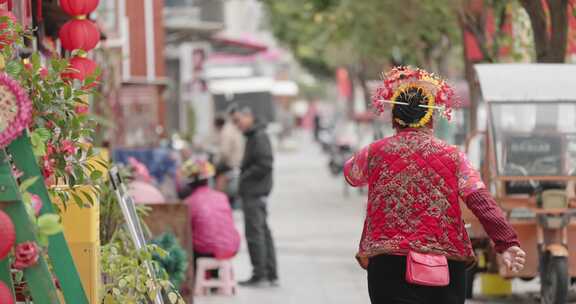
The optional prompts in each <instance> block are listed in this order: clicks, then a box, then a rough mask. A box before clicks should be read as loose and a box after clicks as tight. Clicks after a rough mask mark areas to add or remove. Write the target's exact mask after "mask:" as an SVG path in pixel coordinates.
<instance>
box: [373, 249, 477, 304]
mask: <svg viewBox="0 0 576 304" xmlns="http://www.w3.org/2000/svg"><path fill="white" fill-rule="evenodd" d="M448 267H449V269H450V285H448V286H446V287H429V286H420V285H412V284H408V283H407V282H406V279H405V277H406V257H405V256H394V255H380V256H376V257H373V258H371V259H370V264H369V265H368V291H369V293H370V300H371V302H372V304H464V301H465V300H466V263H464V262H455V261H449V262H448Z"/></svg>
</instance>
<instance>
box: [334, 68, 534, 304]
mask: <svg viewBox="0 0 576 304" xmlns="http://www.w3.org/2000/svg"><path fill="white" fill-rule="evenodd" d="M384 78H385V79H384V80H383V84H382V85H381V86H380V87H379V88H378V89H377V91H376V93H375V95H374V97H373V105H374V107H375V109H376V110H377V112H379V113H380V114H382V113H384V112H386V110H387V107H389V108H390V109H391V113H392V122H393V126H394V128H395V129H396V134H395V135H393V136H391V137H388V138H384V139H382V140H380V141H376V142H374V143H372V144H370V145H368V146H367V147H364V148H363V149H362V150H360V151H359V152H358V153H357V154H356V155H355V156H354V157H353V158H351V159H350V160H349V161H348V162H347V163H346V165H345V168H344V173H345V178H346V180H347V181H348V183H349V184H350V185H352V186H355V187H360V186H366V185H368V187H369V194H368V206H367V211H366V219H365V222H364V229H363V232H362V238H361V241H360V246H359V247H360V248H359V252H358V254H357V259H358V261H359V263H360V265H361V266H362V267H363V268H365V269H367V271H368V289H369V294H370V299H371V301H372V303H378V304H383V303H386V304H394V303H431V304H432V303H443V304H451V303H459V304H463V303H464V301H465V295H466V282H465V280H466V279H465V278H466V267H467V266H468V265H470V264H472V263H473V262H474V261H475V258H474V252H473V250H472V245H471V243H470V239H469V237H468V235H467V232H466V228H465V224H464V222H463V220H462V211H461V209H460V201H461V200H462V201H464V202H465V203H466V205H467V207H468V208H469V209H470V210H471V211H472V212H473V213H474V215H475V216H476V217H478V218H479V220H480V222H481V223H482V225H483V226H484V229H485V230H486V232H487V233H488V235H489V236H490V238H491V239H492V241H493V242H494V245H495V249H496V251H497V252H498V253H500V254H501V256H502V259H503V261H504V263H505V264H506V266H507V267H508V268H509V270H511V271H520V270H521V269H522V268H523V266H524V263H525V253H524V251H523V250H522V249H521V248H520V244H519V242H518V237H517V235H516V233H515V231H514V230H513V229H512V227H511V226H510V225H509V224H508V222H507V221H506V218H505V216H504V213H503V212H502V210H501V209H500V208H499V207H498V206H497V204H496V202H495V201H494V199H493V197H492V196H491V194H490V192H489V191H488V190H487V189H486V186H485V185H484V183H483V182H482V179H481V178H480V174H479V173H478V171H476V170H475V169H474V168H473V167H472V165H471V164H470V162H469V161H468V159H467V158H466V155H465V154H464V153H462V152H460V151H459V150H458V149H457V148H456V147H453V146H450V145H448V144H446V143H444V142H443V141H441V140H439V139H437V138H435V137H434V135H433V134H434V133H433V128H434V116H435V113H438V114H441V115H444V116H445V117H446V118H447V119H450V113H451V109H452V108H453V106H454V93H453V90H452V88H451V87H450V86H449V85H448V84H447V83H446V82H445V81H443V80H442V79H440V78H439V77H437V76H435V75H433V74H430V73H427V72H426V71H423V70H420V69H415V68H411V67H397V68H394V69H392V70H391V71H390V72H388V73H387V74H386V75H385V77H384Z"/></svg>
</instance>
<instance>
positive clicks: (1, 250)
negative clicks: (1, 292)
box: [0, 210, 16, 303]
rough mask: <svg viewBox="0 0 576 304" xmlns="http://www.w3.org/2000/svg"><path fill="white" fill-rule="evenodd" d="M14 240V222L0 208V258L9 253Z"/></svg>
mask: <svg viewBox="0 0 576 304" xmlns="http://www.w3.org/2000/svg"><path fill="white" fill-rule="evenodd" d="M15 240H16V232H15V230H14V224H13V223H12V220H11V219H10V217H9V216H8V214H6V213H4V211H2V210H0V260H2V259H4V258H5V257H6V256H7V255H8V253H10V250H12V247H13V246H14V241H15ZM0 303H4V302H0Z"/></svg>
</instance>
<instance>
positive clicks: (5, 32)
mask: <svg viewBox="0 0 576 304" xmlns="http://www.w3.org/2000/svg"><path fill="white" fill-rule="evenodd" d="M0 17H8V19H9V20H10V21H12V22H13V23H16V22H17V21H16V16H14V14H12V12H10V11H7V10H4V9H0ZM0 32H2V34H0V50H2V49H3V48H4V47H6V46H8V45H11V44H12V43H14V41H16V38H17V36H16V32H14V31H13V30H9V25H8V21H7V20H5V21H3V22H0Z"/></svg>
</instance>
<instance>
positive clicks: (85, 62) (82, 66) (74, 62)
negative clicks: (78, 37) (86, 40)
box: [62, 57, 98, 81]
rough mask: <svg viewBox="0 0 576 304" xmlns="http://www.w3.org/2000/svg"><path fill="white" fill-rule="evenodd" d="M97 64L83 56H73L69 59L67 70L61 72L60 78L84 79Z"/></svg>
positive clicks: (93, 70)
mask: <svg viewBox="0 0 576 304" xmlns="http://www.w3.org/2000/svg"><path fill="white" fill-rule="evenodd" d="M97 67H98V65H97V64H96V62H94V61H92V60H90V59H88V58H84V57H74V58H72V59H70V63H69V64H68V68H67V69H66V70H67V71H66V72H65V73H62V78H64V79H78V80H80V81H84V79H86V77H88V76H90V75H92V74H94V72H96V68H97Z"/></svg>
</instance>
